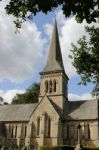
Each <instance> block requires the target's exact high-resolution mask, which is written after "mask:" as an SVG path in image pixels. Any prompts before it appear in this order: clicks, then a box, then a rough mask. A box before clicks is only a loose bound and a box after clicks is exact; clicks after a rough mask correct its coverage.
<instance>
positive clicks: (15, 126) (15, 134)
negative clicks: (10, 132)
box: [15, 126, 17, 138]
mask: <svg viewBox="0 0 99 150" xmlns="http://www.w3.org/2000/svg"><path fill="white" fill-rule="evenodd" d="M16 137H17V126H15V138H16Z"/></svg>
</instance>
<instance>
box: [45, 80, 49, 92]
mask: <svg viewBox="0 0 99 150" xmlns="http://www.w3.org/2000/svg"><path fill="white" fill-rule="evenodd" d="M45 93H48V81H47V80H46V81H45Z"/></svg>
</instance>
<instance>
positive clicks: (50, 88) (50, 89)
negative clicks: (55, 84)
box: [49, 80, 52, 93]
mask: <svg viewBox="0 0 99 150" xmlns="http://www.w3.org/2000/svg"><path fill="white" fill-rule="evenodd" d="M49 93H52V81H51V80H50V81H49Z"/></svg>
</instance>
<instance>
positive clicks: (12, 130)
mask: <svg viewBox="0 0 99 150" xmlns="http://www.w3.org/2000/svg"><path fill="white" fill-rule="evenodd" d="M13 132H14V126H12V129H11V137H12V138H13Z"/></svg>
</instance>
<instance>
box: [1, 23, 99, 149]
mask: <svg viewBox="0 0 99 150" xmlns="http://www.w3.org/2000/svg"><path fill="white" fill-rule="evenodd" d="M40 77H41V78H40V93H39V101H38V103H33V104H17V105H16V104H13V105H12V104H9V105H0V145H9V144H11V143H12V144H17V145H18V146H22V147H23V146H27V145H32V146H36V145H37V146H43V145H47V146H56V145H72V146H75V145H76V144H77V141H78V127H79V126H80V129H79V136H80V141H81V144H82V145H83V146H92V147H93V146H94V147H97V146H99V104H98V103H99V102H98V100H97V99H96V100H89V101H88V100H84V101H80V100H79V101H69V99H68V80H69V78H68V76H67V75H66V73H65V70H64V65H63V60H62V54H61V48H60V42H59V36H58V30H57V23H56V21H55V23H54V27H53V32H52V39H51V44H50V48H49V53H48V58H47V63H46V65H45V67H44V69H43V70H42V72H40Z"/></svg>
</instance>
